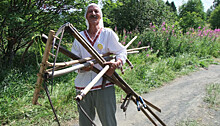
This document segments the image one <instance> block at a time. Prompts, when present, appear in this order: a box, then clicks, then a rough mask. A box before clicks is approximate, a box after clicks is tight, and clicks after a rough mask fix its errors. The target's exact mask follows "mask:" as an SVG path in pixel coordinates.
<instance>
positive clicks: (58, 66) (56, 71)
mask: <svg viewBox="0 0 220 126" xmlns="http://www.w3.org/2000/svg"><path fill="white" fill-rule="evenodd" d="M64 30H67V31H68V32H69V33H70V34H71V35H73V36H74V38H75V39H77V40H78V42H80V44H81V45H82V46H83V47H84V48H85V49H86V50H87V51H88V52H89V53H90V54H91V56H92V57H88V58H84V59H81V58H80V57H78V56H76V55H75V54H73V53H72V52H70V51H68V50H66V49H65V48H63V47H62V46H60V44H57V43H55V40H56V39H62V38H59V37H58V34H59V33H61V31H62V34H63V31H64ZM45 38H46V39H45V40H47V42H46V47H45V52H44V55H43V59H42V62H41V67H40V70H39V73H38V78H37V83H36V87H35V92H34V96H33V101H32V103H33V104H37V100H38V96H39V93H40V90H41V85H42V82H43V80H44V78H43V77H45V76H46V77H47V78H51V77H57V76H61V75H64V74H67V73H70V72H72V71H75V70H78V69H81V68H83V67H87V66H89V65H91V64H92V63H98V64H100V65H101V66H102V67H103V69H102V70H99V69H97V68H96V67H93V68H92V71H94V72H96V73H97V76H96V77H95V78H94V79H93V80H92V81H91V82H90V83H89V84H88V86H87V87H86V88H85V89H84V90H82V91H81V93H80V94H79V95H77V96H76V100H78V101H80V100H81V99H82V98H83V97H84V96H85V95H86V94H87V93H88V92H89V90H90V89H91V88H92V87H93V85H95V83H96V82H97V81H98V80H99V79H100V78H101V77H104V78H105V79H107V80H108V81H110V82H112V83H114V84H116V85H117V86H119V87H120V88H121V89H122V90H123V91H124V92H125V93H126V94H127V96H126V98H125V101H124V103H123V105H124V104H125V102H126V100H132V101H133V102H134V103H135V104H136V105H137V107H138V110H141V111H142V112H143V113H144V114H145V115H146V117H147V118H148V119H149V120H150V121H151V122H152V123H153V124H154V125H155V126H157V123H156V122H155V121H154V120H153V119H152V117H151V116H150V115H149V113H150V114H151V115H152V116H153V117H154V118H156V120H158V122H159V123H160V124H161V125H163V126H165V123H164V122H163V121H162V120H161V119H160V118H159V117H158V116H157V115H156V114H155V113H154V112H153V111H152V110H151V108H153V109H155V110H156V111H158V112H161V110H160V109H159V108H158V107H157V106H155V105H153V104H152V103H150V102H149V101H147V100H146V99H144V98H142V97H141V96H140V95H139V94H137V93H136V92H135V91H134V90H133V89H132V88H131V87H130V86H129V85H128V84H127V83H126V82H125V81H124V80H123V79H122V78H121V77H120V76H119V75H118V74H117V73H116V72H114V74H113V75H112V76H111V77H110V76H108V75H106V74H105V73H106V71H107V70H108V69H109V66H108V65H104V63H105V62H106V61H109V60H112V59H114V57H115V56H114V54H111V53H107V54H103V55H101V54H99V53H98V52H97V51H96V50H95V49H94V48H93V47H92V46H91V45H90V44H89V43H88V42H87V41H86V39H85V38H84V37H83V36H82V35H81V34H80V33H79V32H78V31H77V30H76V28H75V27H73V25H72V24H70V23H66V24H64V25H63V26H62V27H61V28H60V29H59V30H58V32H57V34H56V35H55V32H54V31H53V30H51V31H50V32H49V36H48V38H47V37H45ZM135 39H136V37H135V38H133V39H132V40H131V41H130V42H129V43H128V44H127V45H126V46H125V47H126V48H128V46H129V45H130V44H131V43H132V42H133V41H134V40H135ZM52 47H53V48H55V49H57V50H58V51H59V52H61V53H63V54H64V55H66V56H68V57H70V58H71V59H72V60H71V61H69V62H63V63H55V62H54V63H49V62H48V58H49V55H52V56H54V55H53V54H51V53H50V51H51V48H52ZM145 48H148V47H140V48H134V49H127V52H128V54H132V53H137V52H138V50H140V49H145ZM126 62H127V63H128V64H129V66H130V67H131V68H132V67H133V65H132V64H131V63H130V61H129V60H128V59H127V60H126ZM72 65H73V66H72ZM48 67H53V68H49V69H48ZM122 72H123V71H122ZM128 98H129V99H128ZM126 107H127V105H126V106H122V107H121V108H122V109H123V110H126ZM150 107H151V108H150ZM146 110H147V111H148V112H147V111H146Z"/></svg>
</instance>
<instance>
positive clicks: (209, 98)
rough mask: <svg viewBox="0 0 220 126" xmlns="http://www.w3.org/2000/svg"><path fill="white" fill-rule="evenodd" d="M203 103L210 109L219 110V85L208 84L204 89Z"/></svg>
mask: <svg viewBox="0 0 220 126" xmlns="http://www.w3.org/2000/svg"><path fill="white" fill-rule="evenodd" d="M206 92H207V94H206V97H205V99H204V101H205V102H207V103H209V107H210V108H214V109H216V110H219V107H220V83H212V84H209V85H208V86H207V88H206Z"/></svg>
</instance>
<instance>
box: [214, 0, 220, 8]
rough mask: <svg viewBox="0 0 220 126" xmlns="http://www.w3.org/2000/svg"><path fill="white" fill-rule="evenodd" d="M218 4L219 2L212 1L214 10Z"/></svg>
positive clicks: (216, 0)
mask: <svg viewBox="0 0 220 126" xmlns="http://www.w3.org/2000/svg"><path fill="white" fill-rule="evenodd" d="M219 4H220V0H214V2H213V7H214V8H216V7H218V5H219Z"/></svg>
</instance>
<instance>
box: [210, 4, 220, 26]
mask: <svg viewBox="0 0 220 126" xmlns="http://www.w3.org/2000/svg"><path fill="white" fill-rule="evenodd" d="M209 23H210V25H211V27H212V29H215V28H216V29H217V28H220V5H219V6H218V7H216V8H215V10H214V11H213V12H212V13H211V16H210V19H209Z"/></svg>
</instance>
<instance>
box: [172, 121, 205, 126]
mask: <svg viewBox="0 0 220 126" xmlns="http://www.w3.org/2000/svg"><path fill="white" fill-rule="evenodd" d="M176 126H201V125H200V124H199V123H198V122H197V121H196V120H186V121H181V122H179V123H178V124H176Z"/></svg>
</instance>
